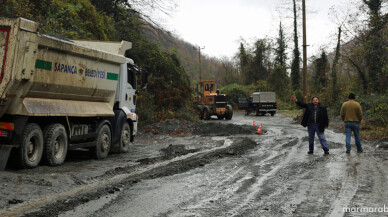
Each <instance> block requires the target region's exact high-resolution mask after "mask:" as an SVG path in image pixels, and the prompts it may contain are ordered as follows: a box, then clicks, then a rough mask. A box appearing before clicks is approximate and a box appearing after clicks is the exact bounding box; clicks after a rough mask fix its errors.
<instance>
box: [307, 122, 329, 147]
mask: <svg viewBox="0 0 388 217" xmlns="http://www.w3.org/2000/svg"><path fill="white" fill-rule="evenodd" d="M307 128H308V131H309V151H314V136H315V133H317V136H318V138H319V141H320V142H321V146H322V149H323V150H324V151H329V147H328V146H327V142H326V138H325V134H324V133H323V132H321V131H320V130H319V127H318V124H314V123H311V124H309V126H308V127H307Z"/></svg>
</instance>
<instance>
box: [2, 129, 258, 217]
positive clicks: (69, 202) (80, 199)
mask: <svg viewBox="0 0 388 217" xmlns="http://www.w3.org/2000/svg"><path fill="white" fill-rule="evenodd" d="M257 145H258V144H257V143H256V142H254V141H253V140H251V139H249V138H241V137H240V138H234V139H233V141H232V140H230V139H226V141H225V142H224V145H223V146H221V147H215V148H212V149H208V150H202V151H198V152H195V153H189V154H187V155H183V156H178V157H175V158H173V159H171V160H166V161H161V162H157V163H154V164H151V165H146V166H145V167H142V168H137V169H135V170H134V171H132V170H131V171H130V172H129V173H126V172H125V169H119V170H121V171H119V172H118V171H116V172H113V173H108V174H107V175H104V177H103V178H101V177H100V178H97V179H93V180H89V181H88V183H87V184H84V185H80V186H77V187H75V188H73V189H70V190H68V191H65V192H61V193H54V194H50V195H46V196H42V197H38V198H35V199H32V200H30V201H27V202H23V203H20V204H17V205H14V206H12V207H10V208H8V209H5V210H1V211H0V216H2V217H8V216H20V215H23V214H24V216H55V215H57V214H59V213H61V212H65V211H68V210H70V209H72V208H73V207H76V206H78V205H81V204H84V203H86V202H89V201H90V200H96V199H98V198H100V197H102V196H105V195H108V194H110V192H112V191H113V192H114V191H119V190H120V189H113V190H112V188H113V187H112V186H126V187H130V186H131V185H133V183H136V182H138V180H141V179H150V178H151V179H154V178H157V177H163V176H170V175H173V174H177V173H182V172H185V171H188V170H190V169H193V168H196V167H201V166H203V165H205V164H208V163H210V162H212V161H213V160H215V159H219V158H223V157H227V156H238V155H241V154H243V153H245V152H246V151H247V150H250V149H252V148H254V147H256V146H257ZM39 209H41V210H39ZM31 211H32V212H31ZM25 213H28V214H25Z"/></svg>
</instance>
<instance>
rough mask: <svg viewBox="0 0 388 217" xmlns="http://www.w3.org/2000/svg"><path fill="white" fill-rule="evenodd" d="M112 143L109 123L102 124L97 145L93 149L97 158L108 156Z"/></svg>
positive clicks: (98, 132)
mask: <svg viewBox="0 0 388 217" xmlns="http://www.w3.org/2000/svg"><path fill="white" fill-rule="evenodd" d="M111 143H112V134H111V132H110V128H109V126H108V125H107V124H104V125H102V126H100V128H99V129H98V131H97V141H96V147H94V148H93V149H91V151H92V153H93V154H94V157H95V158H96V159H104V158H106V157H107V156H108V153H109V150H110V145H111Z"/></svg>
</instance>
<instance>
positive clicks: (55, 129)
mask: <svg viewBox="0 0 388 217" xmlns="http://www.w3.org/2000/svg"><path fill="white" fill-rule="evenodd" d="M43 135H44V148H45V151H44V154H43V156H44V160H45V161H46V162H47V164H48V165H49V166H59V165H62V164H63V162H65V159H66V155H67V148H68V140H67V133H66V130H65V127H64V126H63V125H62V124H50V125H49V126H47V127H46V128H45V129H44V131H43Z"/></svg>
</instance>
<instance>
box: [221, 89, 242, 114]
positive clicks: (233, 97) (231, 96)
mask: <svg viewBox="0 0 388 217" xmlns="http://www.w3.org/2000/svg"><path fill="white" fill-rule="evenodd" d="M220 93H222V94H227V96H228V101H229V104H231V106H232V107H233V108H237V104H238V98H239V97H247V92H246V89H245V88H244V87H243V86H241V85H239V84H230V85H227V86H224V87H222V88H221V89H220Z"/></svg>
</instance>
